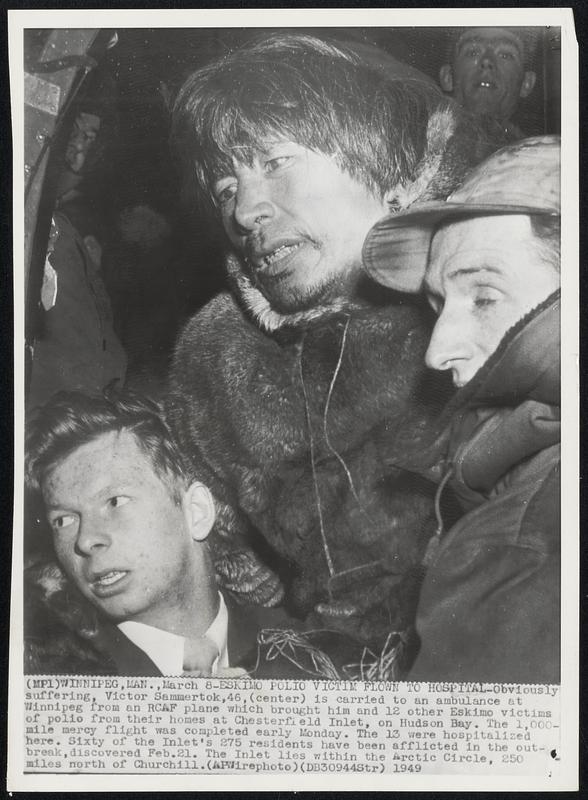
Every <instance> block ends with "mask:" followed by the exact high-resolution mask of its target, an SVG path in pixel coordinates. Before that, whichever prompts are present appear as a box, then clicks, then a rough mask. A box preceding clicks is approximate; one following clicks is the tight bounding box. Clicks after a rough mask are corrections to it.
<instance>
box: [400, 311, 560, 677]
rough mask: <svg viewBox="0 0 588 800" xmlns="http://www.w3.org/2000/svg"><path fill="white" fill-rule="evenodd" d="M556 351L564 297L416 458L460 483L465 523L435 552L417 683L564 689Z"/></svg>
mask: <svg viewBox="0 0 588 800" xmlns="http://www.w3.org/2000/svg"><path fill="white" fill-rule="evenodd" d="M559 347H560V303H559V295H556V296H552V297H551V298H549V299H548V300H547V301H546V302H545V303H543V304H542V305H541V306H539V307H538V308H537V309H536V310H535V311H533V312H531V313H530V314H529V315H528V316H527V317H526V318H525V319H524V320H522V321H521V322H520V323H518V324H517V325H516V326H515V327H514V328H513V329H512V330H511V331H510V332H509V333H508V334H507V336H506V337H505V339H504V340H503V342H502V343H501V345H500V346H499V348H498V350H497V351H496V353H495V354H494V355H493V356H492V357H491V358H490V360H489V361H488V362H487V364H486V365H485V366H484V367H483V368H482V370H481V371H480V372H479V373H478V375H477V376H476V377H475V378H474V379H473V380H472V381H470V383H469V384H468V385H467V386H465V387H464V388H463V389H462V390H460V391H459V392H458V393H457V395H456V396H455V397H454V398H453V400H452V402H451V404H450V406H449V407H448V409H447V411H446V413H445V414H444V415H443V418H444V419H445V420H446V421H447V425H446V426H444V427H443V429H442V433H441V434H440V435H439V437H438V438H437V439H436V441H435V442H434V443H433V444H432V445H431V446H430V447H428V448H426V449H425V450H423V451H421V452H420V453H419V454H418V456H414V457H412V466H413V468H417V465H418V468H419V469H420V471H421V472H422V473H423V474H426V475H427V476H428V477H433V476H434V477H435V479H436V480H437V481H440V480H441V479H442V477H443V476H444V475H447V474H448V473H449V472H450V471H451V479H450V480H449V485H450V486H451V487H452V488H453V490H454V491H455V493H456V495H457V496H458V498H459V501H460V503H461V505H462V507H463V509H464V510H465V511H466V512H467V513H466V514H465V516H463V517H461V519H460V520H459V521H458V522H457V524H455V525H454V526H453V527H452V528H451V529H450V530H449V531H447V532H446V533H445V534H443V535H441V537H440V539H439V540H437V539H433V540H431V543H430V545H429V548H430V550H429V558H428V561H429V562H430V566H429V569H428V573H427V575H426V578H425V580H424V584H423V587H422V591H421V598H420V602H419V607H418V612H417V622H416V626H417V633H418V635H419V637H420V639H421V649H420V653H419V655H418V657H417V660H416V662H415V664H414V666H413V668H412V670H411V672H410V674H409V678H410V679H414V680H459V681H489V682H504V683H507V682H518V683H552V682H557V681H559V674H560V673H559V660H560V648H559V631H560V615H559V608H560V528H561V525H560V504H559V498H560V350H559ZM403 463H404V465H405V466H407V464H408V461H407V460H405V461H404V462H403Z"/></svg>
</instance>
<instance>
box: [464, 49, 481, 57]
mask: <svg viewBox="0 0 588 800" xmlns="http://www.w3.org/2000/svg"><path fill="white" fill-rule="evenodd" d="M479 52H480V51H479V49H478V48H477V47H468V48H467V50H466V51H465V55H466V56H467V58H476V56H477V55H478V53H479Z"/></svg>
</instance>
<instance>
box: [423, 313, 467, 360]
mask: <svg viewBox="0 0 588 800" xmlns="http://www.w3.org/2000/svg"><path fill="white" fill-rule="evenodd" d="M467 358H468V343H467V333H466V332H465V331H464V329H463V326H462V325H461V324H460V323H459V320H458V319H456V318H453V317H452V316H451V315H449V314H446V313H442V314H441V316H440V317H439V319H438V320H437V323H436V325H435V327H434V329H433V334H432V336H431V341H430V342H429V347H428V348H427V352H426V354H425V361H426V364H427V366H428V367H430V368H431V369H437V370H446V369H453V368H454V366H455V362H459V361H464V360H467Z"/></svg>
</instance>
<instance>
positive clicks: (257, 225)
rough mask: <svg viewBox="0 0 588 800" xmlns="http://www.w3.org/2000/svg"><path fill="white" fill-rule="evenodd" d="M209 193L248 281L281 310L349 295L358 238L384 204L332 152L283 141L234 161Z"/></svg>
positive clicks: (383, 209)
mask: <svg viewBox="0 0 588 800" xmlns="http://www.w3.org/2000/svg"><path fill="white" fill-rule="evenodd" d="M214 199H215V202H216V204H217V206H218V207H219V209H220V213H221V218H222V223H223V227H224V229H225V231H226V233H227V234H228V237H229V239H230V241H231V242H232V244H233V245H234V247H235V248H236V249H237V250H238V251H239V252H240V253H241V254H242V255H243V256H244V257H245V260H246V266H245V268H246V270H247V272H248V274H249V276H250V278H251V280H252V282H253V283H254V285H256V286H257V288H258V289H259V290H260V291H261V292H262V293H263V294H264V295H265V297H266V298H267V299H268V301H269V302H270V304H271V305H272V306H273V307H274V308H275V309H276V310H278V311H280V312H282V313H288V312H294V311H301V310H305V309H307V308H311V307H314V306H316V305H317V304H319V303H321V302H330V301H333V300H337V299H340V298H346V297H349V296H350V295H351V294H352V292H353V288H354V287H355V285H356V282H357V280H358V278H359V275H360V273H361V249H362V245H363V241H364V238H365V236H366V234H367V232H368V230H369V229H370V228H371V226H372V225H373V224H374V223H375V222H376V221H377V220H378V219H379V218H380V217H382V216H383V215H384V214H385V213H386V212H387V205H386V202H385V201H384V200H383V199H380V198H378V197H376V196H374V195H373V194H372V193H371V192H370V191H369V190H368V189H367V188H366V187H365V186H363V185H362V184H361V183H359V182H358V181H356V180H354V179H353V178H351V177H350V176H349V175H348V174H347V173H345V172H343V171H342V170H341V169H340V168H339V167H338V166H337V164H336V163H335V161H334V159H333V158H329V157H328V156H326V155H323V154H320V153H317V152H314V151H311V150H309V149H307V148H306V147H303V146H302V145H299V144H296V143H294V142H290V141H276V142H273V143H268V145H267V147H266V148H265V149H264V151H263V152H256V153H255V155H254V158H253V162H252V163H251V164H250V165H249V164H245V163H243V162H239V161H236V162H235V164H234V169H233V172H232V174H230V175H222V176H220V177H219V179H218V180H217V181H216V182H215V185H214Z"/></svg>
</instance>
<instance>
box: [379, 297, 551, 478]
mask: <svg viewBox="0 0 588 800" xmlns="http://www.w3.org/2000/svg"><path fill="white" fill-rule="evenodd" d="M560 386H561V379H560V293H559V291H558V292H555V293H554V294H552V295H551V296H550V297H548V298H547V299H546V300H545V301H544V302H543V303H541V304H540V305H539V306H537V307H536V308H535V309H533V310H532V311H531V312H529V314H527V315H526V316H525V317H523V318H522V319H521V320H520V321H519V322H517V323H516V325H514V326H513V327H512V328H511V329H510V330H509V331H508V332H507V333H506V335H505V336H504V338H503V339H502V341H501V343H500V345H499V346H498V348H497V349H496V351H495V352H494V354H493V355H492V356H491V357H490V358H489V359H488V361H487V362H486V363H485V364H484V366H483V367H482V368H481V369H480V370H479V371H478V373H477V374H476V375H475V376H474V377H473V378H472V380H471V381H469V383H468V384H467V385H466V386H464V387H463V389H460V390H459V391H458V392H456V393H455V394H454V396H453V398H452V399H451V400H450V401H449V403H448V404H447V406H446V407H445V409H444V410H443V412H442V413H441V415H440V417H439V418H438V420H437V422H436V423H435V424H434V425H433V426H432V427H431V428H430V429H429V430H428V431H426V432H425V434H424V435H423V438H422V440H421V442H420V443H419V445H418V446H417V447H415V448H414V449H413V450H412V451H411V452H410V453H409V454H408V455H407V456H406V457H403V458H402V459H401V463H398V460H397V459H393V463H394V464H395V465H397V466H398V465H399V466H402V467H403V468H405V469H408V470H412V471H415V472H418V473H419V474H421V475H423V476H425V477H427V478H430V479H431V480H433V481H434V482H435V483H439V482H440V480H441V479H442V477H443V476H444V475H445V474H446V473H447V471H448V470H449V469H450V468H451V469H453V471H454V475H455V477H454V479H453V480H452V484H453V485H455V484H456V483H457V484H458V485H461V486H463V487H469V488H471V489H473V490H474V491H476V492H478V491H480V492H487V491H489V490H490V489H491V488H492V487H493V486H494V484H495V482H496V480H497V479H498V477H500V476H501V475H504V474H505V473H506V472H507V471H508V469H509V468H510V467H512V466H513V465H516V464H517V463H519V462H520V461H521V460H523V459H525V458H529V457H530V456H532V455H533V454H535V453H537V452H539V451H540V450H542V449H545V448H549V447H551V446H552V445H557V443H558V442H559V439H560V418H559V406H560Z"/></svg>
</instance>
